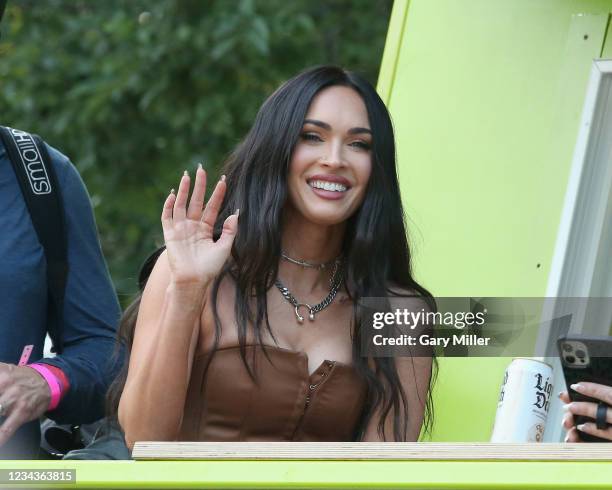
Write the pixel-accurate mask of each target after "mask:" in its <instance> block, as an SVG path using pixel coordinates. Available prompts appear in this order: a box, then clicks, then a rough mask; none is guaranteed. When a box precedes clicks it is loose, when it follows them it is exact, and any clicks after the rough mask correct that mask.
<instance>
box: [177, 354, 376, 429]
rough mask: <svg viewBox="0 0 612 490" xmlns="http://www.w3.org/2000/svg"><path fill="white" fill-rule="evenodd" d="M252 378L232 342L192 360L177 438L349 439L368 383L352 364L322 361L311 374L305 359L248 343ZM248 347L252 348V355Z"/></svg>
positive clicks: (361, 408) (248, 358) (355, 426)
mask: <svg viewBox="0 0 612 490" xmlns="http://www.w3.org/2000/svg"><path fill="white" fill-rule="evenodd" d="M246 349H247V360H251V359H252V357H251V356H253V354H255V355H254V370H255V372H256V374H257V378H256V380H255V381H254V380H253V379H252V378H251V377H250V376H249V374H248V372H247V370H246V367H245V366H244V363H243V362H242V358H241V357H240V350H239V348H238V346H236V347H227V348H221V349H218V350H217V351H216V352H215V354H214V355H213V357H212V359H211V361H210V364H209V365H208V368H207V366H206V365H207V362H208V360H209V358H210V354H206V355H202V356H199V357H196V358H195V360H194V363H193V368H192V374H191V380H190V382H189V387H188V390H187V398H186V402H185V412H184V416H183V422H182V425H181V430H180V435H179V440H180V441H351V440H353V438H354V434H355V430H356V428H357V424H358V423H359V419H360V416H361V413H362V410H363V407H364V403H365V398H366V393H367V385H366V383H365V381H364V380H363V379H362V378H361V377H360V376H358V374H357V372H356V371H355V369H354V368H353V367H352V366H349V365H347V364H343V363H341V362H336V361H324V362H323V363H321V365H320V366H319V367H318V368H317V369H316V371H315V372H314V373H312V374H311V375H309V374H308V357H307V356H306V354H305V353H303V352H295V351H291V350H288V349H283V348H280V347H275V346H266V353H267V354H268V357H269V359H268V358H267V357H266V355H265V354H264V352H263V350H262V348H261V347H260V346H253V345H249V346H247V347H246ZM253 349H255V352H254V353H253Z"/></svg>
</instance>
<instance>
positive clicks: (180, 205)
mask: <svg viewBox="0 0 612 490" xmlns="http://www.w3.org/2000/svg"><path fill="white" fill-rule="evenodd" d="M189 182H190V179H189V174H188V173H187V171H185V174H184V175H183V177H182V178H181V182H180V184H179V188H178V193H177V194H176V195H175V194H174V192H171V193H170V195H169V196H168V198H167V199H166V202H165V203H164V209H163V211H162V216H161V221H162V227H163V230H164V239H165V241H166V250H167V254H168V262H169V264H170V270H171V271H172V281H173V283H174V284H180V285H184V284H186V285H205V284H206V283H207V282H208V281H210V280H212V279H213V278H214V277H215V276H217V275H218V274H219V272H220V271H221V268H222V267H223V264H224V263H225V261H226V260H227V258H228V257H229V255H230V251H231V249H232V243H233V242H234V237H235V236H236V232H237V231H238V210H236V213H235V214H232V215H230V216H228V217H227V218H226V220H225V222H224V223H223V232H222V234H221V237H220V238H219V239H218V240H217V241H216V242H215V241H214V240H213V228H214V225H215V221H216V220H217V215H218V214H219V209H220V208H221V203H222V202H223V197H224V196H225V191H226V183H225V176H223V177H222V178H221V180H220V181H219V182H217V185H216V187H215V189H214V191H213V193H212V195H211V196H210V199H209V200H208V203H207V204H206V207H205V208H204V211H202V207H203V205H204V193H205V191H206V172H205V171H204V170H203V169H202V166H201V165H200V166H199V167H198V170H197V172H196V180H195V185H194V189H193V194H192V196H191V200H190V202H189V207H187V198H188V195H189Z"/></svg>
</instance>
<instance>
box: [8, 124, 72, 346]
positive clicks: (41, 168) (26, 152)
mask: <svg viewBox="0 0 612 490" xmlns="http://www.w3.org/2000/svg"><path fill="white" fill-rule="evenodd" d="M0 137H1V139H2V142H3V143H4V147H5V148H6V152H7V154H8V156H9V160H10V161H11V163H12V165H13V170H14V171H15V175H16V176H17V180H18V181H19V186H20V187H21V192H22V194H23V198H24V200H25V203H26V205H27V207H28V211H29V212H30V217H31V219H32V224H33V225H34V229H35V230H36V234H37V235H38V240H39V241H40V243H41V245H42V246H43V249H44V251H45V257H46V259H47V288H48V291H49V299H50V300H49V309H50V315H49V327H48V330H49V336H50V337H51V340H52V341H53V351H54V352H56V353H58V354H59V353H61V352H62V349H63V345H62V339H61V335H60V328H61V325H62V324H63V305H64V293H65V289H66V279H67V276H68V259H67V244H66V226H65V223H64V208H63V205H62V196H61V193H60V188H59V185H58V182H57V177H56V175H55V171H54V170H53V166H52V165H51V159H50V158H49V153H48V152H47V148H46V146H45V144H44V143H43V141H42V140H41V139H40V138H39V137H38V136H36V135H31V134H29V133H26V132H24V131H19V130H18V129H12V128H5V127H3V126H0Z"/></svg>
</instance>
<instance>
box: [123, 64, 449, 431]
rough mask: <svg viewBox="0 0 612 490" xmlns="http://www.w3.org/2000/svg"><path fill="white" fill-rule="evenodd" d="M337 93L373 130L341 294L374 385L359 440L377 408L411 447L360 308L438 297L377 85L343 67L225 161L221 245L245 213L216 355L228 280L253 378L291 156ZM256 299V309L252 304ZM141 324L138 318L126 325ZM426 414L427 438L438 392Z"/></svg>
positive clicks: (301, 88)
mask: <svg viewBox="0 0 612 490" xmlns="http://www.w3.org/2000/svg"><path fill="white" fill-rule="evenodd" d="M337 85H340V86H347V87H351V88H352V89H354V90H355V91H356V92H357V93H358V94H359V95H360V96H361V98H362V99H363V101H364V103H365V106H366V109H367V112H368V118H369V122H370V128H371V130H372V147H371V155H372V172H371V175H370V179H369V181H368V186H367V190H366V193H365V197H364V201H363V203H362V204H361V206H360V207H359V209H358V210H357V211H356V213H355V214H354V215H353V216H352V217H351V218H350V219H349V221H348V223H347V226H346V231H345V237H344V242H343V255H344V257H345V258H346V260H345V265H344V268H345V283H344V286H345V288H346V290H347V292H348V294H349V296H350V298H351V300H352V301H353V305H354V307H353V335H352V342H353V349H352V350H353V363H354V365H355V367H356V369H357V371H358V372H359V373H360V374H361V375H362V377H363V378H364V379H365V380H366V382H367V385H368V395H367V400H366V407H365V409H364V413H363V416H362V419H361V423H360V427H359V428H358V430H357V433H356V434H355V438H356V439H359V438H360V437H361V436H362V434H363V431H364V429H365V427H366V424H367V423H368V421H369V420H370V419H371V417H372V415H373V413H374V411H375V410H376V409H378V408H380V409H381V410H382V416H381V419H380V421H379V423H378V432H379V433H380V434H381V435H383V437H384V422H385V420H386V418H387V416H388V415H389V412H390V411H391V410H392V409H393V412H394V420H393V437H394V439H395V440H396V441H404V440H406V439H407V431H408V418H409V414H408V403H407V399H406V394H405V392H404V389H403V388H402V385H401V383H400V379H399V376H398V372H397V368H396V364H395V360H394V359H393V358H390V357H373V358H371V359H368V358H367V357H363V356H362V349H361V347H362V342H363V340H364V339H363V336H364V335H368V332H367V330H368V329H366V328H365V321H366V319H365V315H364V312H363V309H362V308H361V307H360V302H361V300H362V299H363V298H371V297H374V298H380V297H387V296H389V295H390V294H393V293H392V292H391V290H390V286H391V285H393V286H394V287H395V288H401V289H402V290H404V291H409V292H410V294H411V295H416V296H418V297H420V298H423V299H424V300H425V301H426V302H427V304H428V305H429V307H430V309H434V308H435V303H434V301H433V297H432V296H431V294H430V293H429V292H428V291H427V290H426V289H425V288H423V287H422V286H421V285H419V284H418V283H417V282H416V281H415V280H414V278H413V277H412V271H411V266H410V250H409V245H408V239H407V236H406V228H405V225H404V215H403V208H402V203H401V198H400V190H399V184H398V178H397V171H396V165H395V142H394V135H393V126H392V123H391V119H390V117H389V113H388V111H387V109H386V107H385V104H384V103H383V101H382V100H381V99H380V97H379V96H378V94H377V93H376V90H375V89H374V88H373V87H372V85H370V84H369V83H368V82H367V81H366V80H365V79H363V78H362V77H361V76H359V75H358V74H356V73H353V72H349V71H346V70H343V69H342V68H339V67H336V66H320V67H315V68H311V69H308V70H306V71H304V72H302V73H300V74H298V75H297V76H295V77H294V78H292V79H290V80H289V81H287V82H285V83H284V84H283V85H281V86H280V87H279V88H278V89H277V90H276V91H275V92H274V93H273V94H272V95H271V96H270V97H269V98H268V99H267V100H266V101H265V102H264V104H263V105H262V107H261V108H260V110H259V112H258V113H257V116H256V118H255V122H254V123H253V126H252V128H251V130H250V131H249V133H248V134H247V135H246V137H245V138H244V140H243V141H242V142H241V143H240V144H239V145H238V146H237V148H236V149H235V150H234V151H233V153H232V154H231V155H230V156H229V158H228V159H227V161H226V162H225V165H224V170H223V171H224V173H225V175H226V182H227V189H228V190H227V194H226V197H225V200H224V203H223V206H222V208H221V210H220V212H219V218H218V221H217V227H216V229H215V235H216V236H220V234H221V228H222V224H223V221H224V220H225V218H226V217H227V216H229V215H230V214H232V213H233V212H234V211H235V210H236V209H238V208H239V209H240V220H239V225H238V226H239V228H238V233H237V235H236V238H235V240H234V245H233V247H232V259H231V260H228V262H227V263H226V265H225V266H224V268H223V269H222V271H221V273H220V274H219V275H218V276H217V278H216V279H215V280H214V282H213V283H212V291H211V293H212V305H213V316H214V319H215V342H214V346H213V352H214V350H216V347H217V345H218V340H219V338H220V334H221V323H220V320H219V314H218V310H217V297H218V292H219V286H220V283H221V281H222V280H223V278H224V277H225V276H226V275H228V274H229V275H230V277H232V279H233V280H234V282H235V294H236V301H235V304H234V312H235V317H236V321H237V326H238V339H239V344H240V354H241V356H242V359H243V362H244V364H245V366H246V367H247V369H248V370H249V373H251V374H252V375H253V373H252V372H251V368H250V363H249V362H248V360H247V358H246V352H247V349H246V338H247V329H248V328H249V327H248V325H251V326H252V328H253V330H254V334H255V338H256V340H257V342H258V343H259V344H261V345H263V342H262V331H263V330H262V329H263V328H266V329H267V330H268V331H269V332H270V334H272V331H271V327H270V323H269V320H268V312H267V302H266V296H267V292H268V290H269V289H270V288H271V287H274V281H275V279H276V276H277V273H278V261H279V259H280V254H281V218H282V212H283V207H284V206H285V202H286V199H287V174H288V171H289V163H290V161H291V156H292V153H293V149H294V147H295V145H296V143H297V141H298V138H299V135H300V133H301V131H302V126H303V122H304V119H305V116H306V113H307V111H308V108H309V106H310V103H311V101H312V99H313V98H314V97H315V95H317V94H318V93H319V92H320V91H321V90H323V89H324V88H326V87H331V86H337ZM364 257H367V260H364ZM395 288H394V289H395ZM395 294H396V293H395ZM253 297H254V298H255V303H256V304H255V305H252V301H251V299H252V298H253ZM137 301H138V299H137ZM136 308H137V307H136ZM126 313H127V312H126ZM132 316H134V311H132ZM134 321H135V318H132V319H130V320H129V323H133V322H134ZM124 323H125V322H124ZM132 329H133V326H132ZM123 330H124V331H128V332H129V330H130V329H129V325H124V328H123ZM130 340H131V339H130ZM432 357H433V355H432ZM369 361H371V362H372V363H373V365H374V366H373V367H372V366H370V364H369ZM436 372H437V362H436V359H435V357H433V362H432V372H431V377H430V386H431V385H432V384H433V382H434V380H435V375H436ZM415 387H416V380H415ZM121 388H122V383H121V381H120V380H118V382H117V385H116V386H115V387H114V390H115V395H114V396H115V399H116V400H115V407H116V404H117V403H118V395H120V389H121ZM117 393H118V395H117ZM425 405H426V406H425V420H424V427H425V431H426V432H429V431H431V427H432V424H433V405H432V401H431V389H430V390H428V396H427V400H426V403H425Z"/></svg>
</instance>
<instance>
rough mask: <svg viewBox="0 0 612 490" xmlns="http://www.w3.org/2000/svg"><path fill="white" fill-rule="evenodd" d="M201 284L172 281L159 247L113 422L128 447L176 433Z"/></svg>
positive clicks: (201, 304)
mask: <svg viewBox="0 0 612 490" xmlns="http://www.w3.org/2000/svg"><path fill="white" fill-rule="evenodd" d="M206 288H207V284H206V283H201V284H191V285H189V284H188V285H184V286H182V287H181V286H180V285H176V284H173V283H172V280H171V271H170V267H169V264H168V257H167V253H166V252H165V251H164V252H163V253H162V254H161V255H160V257H159V258H158V259H157V263H156V264H155V267H154V268H153V271H152V272H151V276H150V277H149V280H148V281H147V286H146V287H145V290H144V292H143V296H142V299H141V302H140V308H139V311H138V320H137V321H136V330H135V333H134V342H133V344H132V352H131V355H130V364H129V369H128V377H127V381H126V383H125V388H124V389H123V394H122V395H121V401H120V403H119V414H118V415H119V423H120V425H121V427H122V428H123V431H124V433H125V439H126V443H127V445H128V447H129V448H130V449H132V446H133V444H134V442H136V441H142V440H147V441H152V440H153V441H164V440H173V439H175V438H176V436H177V434H178V431H179V429H180V424H181V421H182V417H183V409H184V406H185V397H186V395H187V388H188V385H189V378H190V377H191V366H192V364H193V356H194V352H195V348H196V346H197V340H198V333H199V326H200V314H201V311H202V309H203V307H204V298H205V295H206Z"/></svg>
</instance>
